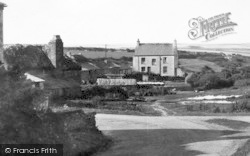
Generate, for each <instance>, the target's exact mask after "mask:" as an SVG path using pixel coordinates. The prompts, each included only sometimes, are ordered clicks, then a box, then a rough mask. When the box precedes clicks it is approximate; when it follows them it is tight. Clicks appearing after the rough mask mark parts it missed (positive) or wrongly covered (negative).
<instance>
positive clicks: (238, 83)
mask: <svg viewBox="0 0 250 156" xmlns="http://www.w3.org/2000/svg"><path fill="white" fill-rule="evenodd" d="M249 85H250V79H242V80H236V81H235V83H234V86H236V87H244V86H249Z"/></svg>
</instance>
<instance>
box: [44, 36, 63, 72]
mask: <svg viewBox="0 0 250 156" xmlns="http://www.w3.org/2000/svg"><path fill="white" fill-rule="evenodd" d="M48 46H49V51H48V53H47V55H48V57H49V59H50V61H51V63H52V64H53V65H54V67H55V68H57V69H59V68H61V67H62V65H63V59H64V57H63V42H62V39H61V37H60V35H55V36H54V37H53V39H52V40H51V41H50V42H49V44H48Z"/></svg>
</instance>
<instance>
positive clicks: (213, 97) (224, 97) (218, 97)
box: [187, 95, 242, 100]
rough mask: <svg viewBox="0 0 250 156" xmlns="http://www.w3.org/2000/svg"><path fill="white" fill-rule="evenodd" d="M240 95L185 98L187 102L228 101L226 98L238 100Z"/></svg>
mask: <svg viewBox="0 0 250 156" xmlns="http://www.w3.org/2000/svg"><path fill="white" fill-rule="evenodd" d="M241 96H242V95H229V96H226V95H216V96H215V95H206V96H196V97H191V98H187V99H188V100H218V99H228V98H239V97H241Z"/></svg>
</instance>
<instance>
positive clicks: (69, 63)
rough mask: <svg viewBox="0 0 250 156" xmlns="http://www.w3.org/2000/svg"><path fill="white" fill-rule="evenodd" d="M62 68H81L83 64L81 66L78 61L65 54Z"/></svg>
mask: <svg viewBox="0 0 250 156" xmlns="http://www.w3.org/2000/svg"><path fill="white" fill-rule="evenodd" d="M62 69H63V70H81V66H79V65H78V64H77V63H76V62H74V61H73V60H72V59H70V58H69V57H67V56H64V59H63V62H62Z"/></svg>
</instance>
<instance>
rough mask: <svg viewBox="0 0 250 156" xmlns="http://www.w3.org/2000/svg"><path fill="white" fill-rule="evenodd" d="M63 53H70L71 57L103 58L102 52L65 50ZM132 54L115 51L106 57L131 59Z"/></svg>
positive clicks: (108, 53)
mask: <svg viewBox="0 0 250 156" xmlns="http://www.w3.org/2000/svg"><path fill="white" fill-rule="evenodd" d="M65 53H71V54H72V55H83V56H84V57H86V58H91V59H96V58H105V52H104V51H88V50H87V51H82V50H65ZM133 55H134V53H132V52H126V51H115V52H110V51H109V52H107V53H106V57H112V58H115V59H119V58H121V57H133Z"/></svg>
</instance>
